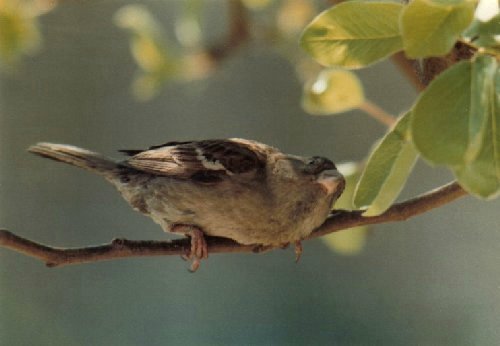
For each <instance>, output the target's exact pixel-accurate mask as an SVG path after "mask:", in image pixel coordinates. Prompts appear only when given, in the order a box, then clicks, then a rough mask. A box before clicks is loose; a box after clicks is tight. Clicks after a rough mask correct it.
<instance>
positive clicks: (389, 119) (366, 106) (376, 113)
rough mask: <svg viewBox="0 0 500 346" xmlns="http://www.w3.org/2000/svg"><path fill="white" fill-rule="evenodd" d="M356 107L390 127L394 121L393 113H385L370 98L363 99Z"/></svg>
mask: <svg viewBox="0 0 500 346" xmlns="http://www.w3.org/2000/svg"><path fill="white" fill-rule="evenodd" d="M358 108H359V109H361V110H362V111H363V112H365V113H366V114H368V115H369V116H370V117H372V118H373V119H375V120H377V121H379V122H380V123H382V124H384V125H386V126H387V127H391V126H392V125H394V124H395V123H396V118H395V117H394V116H393V115H391V114H389V113H387V112H386V111H384V110H383V109H382V108H380V107H379V106H378V105H376V104H375V103H373V102H371V101H370V100H365V102H363V103H362V104H361V105H360V106H359V107H358Z"/></svg>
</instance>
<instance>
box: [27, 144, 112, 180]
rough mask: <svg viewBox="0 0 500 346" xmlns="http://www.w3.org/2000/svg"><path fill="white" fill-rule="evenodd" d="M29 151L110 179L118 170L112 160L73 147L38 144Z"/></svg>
mask: <svg viewBox="0 0 500 346" xmlns="http://www.w3.org/2000/svg"><path fill="white" fill-rule="evenodd" d="M28 151H29V152H31V153H34V154H37V155H40V156H42V157H46V158H49V159H52V160H55V161H60V162H64V163H68V164H70V165H73V166H77V167H80V168H83V169H86V170H88V171H91V172H94V173H97V174H99V175H103V176H105V177H108V178H109V177H111V176H112V175H114V173H115V172H116V171H117V170H118V164H117V163H116V162H115V161H113V160H112V159H109V158H107V157H105V156H103V155H101V154H98V153H94V152H92V151H89V150H86V149H81V148H78V147H75V146H72V145H66V144H54V143H37V144H35V145H33V146H31V147H29V148H28Z"/></svg>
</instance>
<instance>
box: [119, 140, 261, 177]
mask: <svg viewBox="0 0 500 346" xmlns="http://www.w3.org/2000/svg"><path fill="white" fill-rule="evenodd" d="M122 152H125V153H127V154H131V155H133V156H131V157H130V158H129V159H128V160H126V161H125V163H126V164H127V165H129V166H130V167H132V168H134V169H137V170H140V171H144V172H148V173H152V174H156V175H164V176H172V177H176V178H181V179H187V178H193V179H195V180H199V181H202V182H214V181H218V180H221V179H223V178H224V177H227V176H231V175H234V174H242V173H247V172H251V171H256V170H259V169H262V168H263V167H264V166H265V163H266V154H265V150H263V145H261V144H260V143H256V142H252V141H244V140H231V139H215V140H202V141H189V142H169V143H165V144H162V145H158V146H153V147H150V148H149V149H148V150H145V151H138V150H122Z"/></svg>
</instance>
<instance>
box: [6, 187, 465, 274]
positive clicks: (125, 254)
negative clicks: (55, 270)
mask: <svg viewBox="0 0 500 346" xmlns="http://www.w3.org/2000/svg"><path fill="white" fill-rule="evenodd" d="M466 194H467V193H466V192H465V191H464V190H463V189H462V188H461V187H460V185H458V183H457V182H453V183H450V184H448V185H444V186H442V187H440V188H438V189H436V190H433V191H430V192H427V193H425V194H423V195H421V196H418V197H415V198H413V199H410V200H407V201H404V202H401V203H397V204H394V205H393V206H392V207H390V208H389V209H388V210H387V211H386V212H384V213H383V214H381V215H379V216H371V217H364V216H363V215H362V214H363V211H361V210H354V211H345V210H337V211H334V213H333V214H331V215H330V216H329V217H328V218H327V220H326V221H325V222H324V223H323V225H322V226H320V227H319V228H318V229H316V230H315V231H314V232H313V233H312V234H311V235H310V236H309V237H308V238H307V239H312V238H317V237H321V236H324V235H326V234H329V233H333V232H337V231H340V230H343V229H347V228H351V227H356V226H363V225H371V224H378V223H385V222H394V221H403V220H406V219H408V218H410V217H412V216H416V215H419V214H422V213H424V212H427V211H429V210H431V209H434V208H437V207H440V206H442V205H444V204H447V203H450V202H452V201H454V200H455V199H457V198H459V197H461V196H464V195H466ZM207 243H208V249H209V253H211V254H214V253H237V252H238V253H242V252H247V253H248V252H261V251H264V250H268V249H270V248H269V247H262V246H258V245H240V244H238V243H236V242H234V241H232V240H229V239H224V238H216V237H207ZM0 247H5V248H8V249H11V250H14V251H16V252H20V253H22V254H25V255H27V256H30V257H34V258H37V259H39V260H41V261H42V262H45V263H46V265H47V266H49V267H55V266H63V265H68V264H80V263H89V262H97V261H104V260H112V259H118V258H129V257H145V256H168V255H183V254H186V253H187V251H188V249H189V247H190V242H189V240H188V239H187V238H183V239H177V240H171V241H153V240H127V239H115V240H113V241H112V242H111V243H109V244H104V245H98V246H90V247H83V248H58V247H52V246H47V245H42V244H40V243H36V242H34V241H31V240H28V239H26V238H22V237H20V236H17V235H15V234H13V233H11V232H9V231H7V230H0Z"/></svg>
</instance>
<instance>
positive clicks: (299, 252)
mask: <svg viewBox="0 0 500 346" xmlns="http://www.w3.org/2000/svg"><path fill="white" fill-rule="evenodd" d="M301 256H302V243H301V242H300V240H297V241H296V242H295V263H298V262H299V260H300V257H301Z"/></svg>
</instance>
